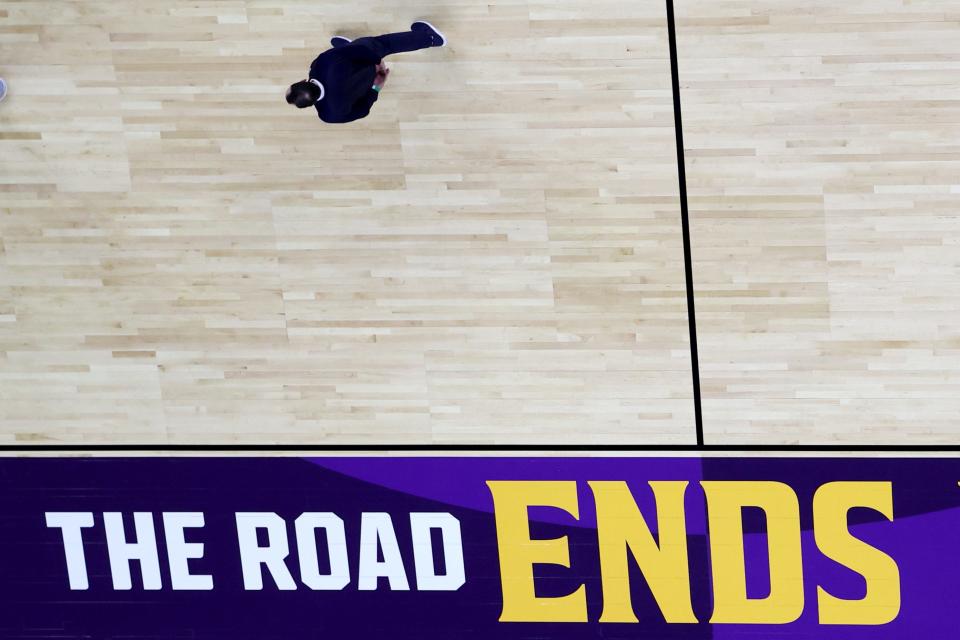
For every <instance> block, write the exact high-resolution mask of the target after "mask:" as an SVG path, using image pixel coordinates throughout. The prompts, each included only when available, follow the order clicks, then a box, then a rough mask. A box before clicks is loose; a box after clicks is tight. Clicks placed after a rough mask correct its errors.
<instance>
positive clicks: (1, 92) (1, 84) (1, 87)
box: [0, 78, 7, 102]
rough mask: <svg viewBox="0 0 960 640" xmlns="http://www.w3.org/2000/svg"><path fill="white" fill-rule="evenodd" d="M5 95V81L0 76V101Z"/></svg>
mask: <svg viewBox="0 0 960 640" xmlns="http://www.w3.org/2000/svg"><path fill="white" fill-rule="evenodd" d="M6 97H7V81H6V80H4V79H3V78H0V102H3V99H4V98H6Z"/></svg>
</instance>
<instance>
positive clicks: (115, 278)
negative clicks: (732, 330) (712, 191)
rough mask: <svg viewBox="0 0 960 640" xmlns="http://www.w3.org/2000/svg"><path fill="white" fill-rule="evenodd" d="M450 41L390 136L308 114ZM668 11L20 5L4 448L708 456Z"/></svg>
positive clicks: (536, 5) (7, 43)
mask: <svg viewBox="0 0 960 640" xmlns="http://www.w3.org/2000/svg"><path fill="white" fill-rule="evenodd" d="M420 16H429V17H430V18H431V19H434V20H435V21H436V22H437V23H438V24H442V25H443V27H444V28H445V30H446V31H448V35H449V36H450V38H451V40H452V42H453V45H452V46H451V47H449V48H448V49H445V50H432V51H424V52H418V53H414V54H408V55H405V56H398V57H396V58H394V59H393V61H392V66H393V68H394V75H393V76H392V77H391V81H390V83H389V85H388V87H387V90H385V92H384V94H383V97H382V98H381V100H380V103H379V104H378V105H376V107H375V111H374V114H373V117H371V118H369V119H367V120H365V121H363V122H360V123H357V124H355V125H349V126H346V127H339V128H331V127H323V126H321V123H319V121H316V120H315V119H314V118H313V117H312V116H310V115H308V114H307V113H303V112H297V111H296V110H294V109H292V108H289V107H287V106H286V105H285V104H284V103H283V100H282V96H283V91H284V88H285V87H286V85H287V84H289V83H290V82H291V81H294V80H297V79H300V78H302V77H303V76H304V74H305V71H306V68H307V66H308V65H309V63H310V61H311V60H312V59H313V57H314V56H315V55H316V54H317V53H318V52H319V51H320V50H322V49H324V48H325V47H326V46H327V44H326V43H327V40H328V38H329V36H330V35H332V34H333V33H335V32H338V31H339V32H343V33H345V34H346V35H350V36H359V35H366V34H372V33H377V32H385V31H390V30H398V29H401V28H403V27H404V26H405V25H407V24H409V22H410V21H411V19H413V18H416V17H420ZM667 52H668V49H667V43H666V29H665V10H664V6H663V3H662V2H632V3H625V2H606V1H605V2H589V3H588V2H584V1H583V0H561V1H559V2H554V1H549V2H548V1H543V2H527V1H522V0H521V1H518V0H512V1H511V0H496V1H494V2H484V3H441V4H417V5H409V6H407V8H405V9H404V10H403V11H401V10H400V8H399V7H398V6H397V5H396V4H394V3H386V2H372V1H368V0H361V1H360V2H355V3H341V2H334V1H332V0H323V1H320V2H309V3H305V2H294V1H291V0H250V1H217V2H213V1H199V2H197V1H185V0H163V1H159V0H137V2H132V3H128V2H114V1H93V0H73V1H64V0H43V1H16V2H13V1H0V74H3V75H4V76H6V77H7V78H8V79H9V80H10V84H11V94H10V97H9V99H8V102H6V103H4V104H3V106H2V107H0V199H2V201H0V441H3V442H8V443H17V442H49V443H58V442H59V443H67V442H71V443H75V442H183V443H197V442H209V443H234V442H249V443H272V442H298V443H321V444H322V443H370V442H375V443H382V444H393V443H422V444H429V443H435V442H449V443H453V442H459V443H462V442H468V443H491V442H526V443H545V442H560V443H574V442H576V443H624V442H636V443H654V442H660V443H664V442H676V443H690V442H692V440H693V424H692V423H693V417H692V416H693V408H692V403H691V387H690V362H689V346H688V343H687V325H686V306H685V301H684V295H685V293H684V287H683V268H682V250H681V242H680V227H679V206H678V193H677V175H676V158H675V151H674V146H673V135H674V131H673V115H672V98H671V92H670V84H669V61H668V53H667Z"/></svg>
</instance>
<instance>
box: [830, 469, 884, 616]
mask: <svg viewBox="0 0 960 640" xmlns="http://www.w3.org/2000/svg"><path fill="white" fill-rule="evenodd" d="M853 507H868V508H870V509H873V510H875V511H879V512H880V513H882V514H883V515H884V516H886V518H887V520H893V487H892V485H891V483H889V482H831V483H829V484H825V485H823V486H822V487H820V488H819V489H818V490H817V493H816V494H815V495H814V496H813V522H814V537H815V538H816V541H817V547H819V548H820V551H822V552H823V554H824V555H825V556H827V557H828V558H831V559H833V560H835V561H836V562H839V563H840V564H842V565H844V566H846V567H847V568H849V569H850V570H852V571H855V572H857V573H859V574H860V575H862V576H863V577H864V578H865V579H866V581H867V595H866V596H865V597H864V598H863V599H862V600H842V599H840V598H835V597H833V596H832V595H830V594H829V593H827V591H826V590H825V589H824V588H823V587H819V586H818V587H817V602H818V603H819V612H820V622H821V624H864V625H868V624H873V625H876V624H887V623H888V622H891V621H893V620H894V619H895V618H896V617H897V615H898V614H899V613H900V570H899V569H898V567H897V563H896V562H894V560H893V558H891V557H890V556H888V555H887V554H885V553H883V552H882V551H880V550H878V549H876V548H874V547H871V546H870V545H868V544H866V543H865V542H863V541H862V540H858V539H857V538H854V537H853V536H852V535H851V534H850V531H849V530H848V528H847V513H848V512H849V511H850V509H851V508H853Z"/></svg>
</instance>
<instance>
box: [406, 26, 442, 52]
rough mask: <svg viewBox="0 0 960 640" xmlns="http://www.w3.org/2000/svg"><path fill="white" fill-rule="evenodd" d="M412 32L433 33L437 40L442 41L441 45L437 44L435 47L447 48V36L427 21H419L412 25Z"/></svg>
mask: <svg viewBox="0 0 960 640" xmlns="http://www.w3.org/2000/svg"><path fill="white" fill-rule="evenodd" d="M410 30H411V31H431V32H432V33H433V35H434V36H436V39H438V40H440V44H435V45H433V46H435V47H445V46H447V36H445V35H443V34H442V33H441V32H440V29H437V28H436V27H435V26H433V25H432V24H430V23H429V22H427V21H426V20H417V21H416V22H414V23H413V24H412V25H410Z"/></svg>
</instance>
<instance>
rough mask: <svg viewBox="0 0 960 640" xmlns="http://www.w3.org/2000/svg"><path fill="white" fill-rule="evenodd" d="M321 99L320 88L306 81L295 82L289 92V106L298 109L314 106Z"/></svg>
mask: <svg viewBox="0 0 960 640" xmlns="http://www.w3.org/2000/svg"><path fill="white" fill-rule="evenodd" d="M319 97H320V87H318V86H317V85H315V84H313V83H312V82H307V81H306V80H302V81H300V82H294V83H293V84H292V85H290V88H289V89H288V90H287V104H292V105H294V106H296V107H297V108H298V109H306V108H307V107H310V106H312V105H313V104H315V103H316V102H317V99H318V98H319Z"/></svg>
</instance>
